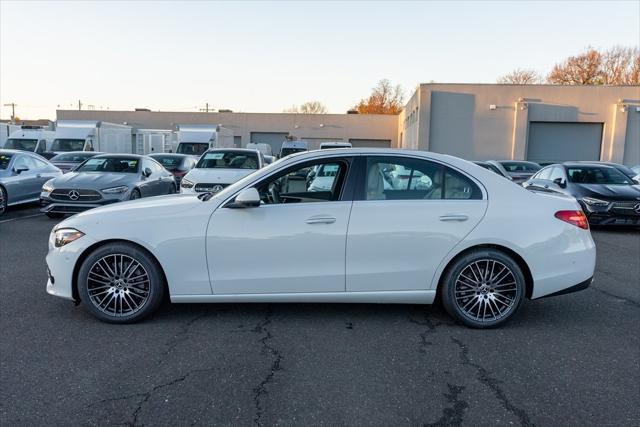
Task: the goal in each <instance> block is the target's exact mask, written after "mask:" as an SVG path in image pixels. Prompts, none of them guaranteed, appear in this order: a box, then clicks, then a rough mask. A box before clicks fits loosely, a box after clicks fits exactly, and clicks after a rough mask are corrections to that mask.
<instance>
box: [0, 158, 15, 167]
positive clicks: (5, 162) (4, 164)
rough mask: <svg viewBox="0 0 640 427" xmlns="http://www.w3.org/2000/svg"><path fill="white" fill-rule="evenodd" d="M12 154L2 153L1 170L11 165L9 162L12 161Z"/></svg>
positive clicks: (0, 159)
mask: <svg viewBox="0 0 640 427" xmlns="http://www.w3.org/2000/svg"><path fill="white" fill-rule="evenodd" d="M11 157H13V155H12V154H0V170H5V169H7V168H8V167H9V163H11Z"/></svg>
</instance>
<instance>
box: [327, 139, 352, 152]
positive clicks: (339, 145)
mask: <svg viewBox="0 0 640 427" xmlns="http://www.w3.org/2000/svg"><path fill="white" fill-rule="evenodd" d="M332 148H352V145H351V143H350V142H344V141H325V142H322V143H320V149H321V150H329V149H332Z"/></svg>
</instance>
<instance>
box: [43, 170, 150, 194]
mask: <svg viewBox="0 0 640 427" xmlns="http://www.w3.org/2000/svg"><path fill="white" fill-rule="evenodd" d="M137 180H138V174H135V173H104V172H71V173H68V174H65V175H62V176H61V177H58V178H56V179H55V180H54V181H52V182H51V185H53V187H54V188H88V189H95V190H102V189H104V188H109V187H117V186H118V185H127V184H130V183H132V182H136V181H137Z"/></svg>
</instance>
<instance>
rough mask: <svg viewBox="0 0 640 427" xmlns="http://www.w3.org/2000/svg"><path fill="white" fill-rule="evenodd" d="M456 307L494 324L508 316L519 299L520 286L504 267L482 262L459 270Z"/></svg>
mask: <svg viewBox="0 0 640 427" xmlns="http://www.w3.org/2000/svg"><path fill="white" fill-rule="evenodd" d="M454 292H455V304H456V305H457V307H458V308H459V309H460V311H461V312H462V313H463V314H464V316H466V317H468V318H470V319H472V320H475V321H477V322H493V321H495V320H498V319H501V318H503V317H505V316H507V315H508V314H509V313H511V311H512V310H513V309H514V307H515V306H516V304H517V301H518V300H519V296H520V295H519V293H520V287H519V286H518V284H517V283H516V277H515V275H514V273H513V271H511V269H509V267H507V266H506V265H505V264H503V263H501V262H500V261H497V260H495V259H488V258H487V259H480V260H477V261H474V262H472V263H470V264H468V265H467V266H466V267H464V268H463V269H462V271H460V274H458V277H457V278H456V282H455V290H454Z"/></svg>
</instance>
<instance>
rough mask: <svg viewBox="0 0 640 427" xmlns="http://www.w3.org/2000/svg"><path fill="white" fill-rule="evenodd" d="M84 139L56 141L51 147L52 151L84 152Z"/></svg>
mask: <svg viewBox="0 0 640 427" xmlns="http://www.w3.org/2000/svg"><path fill="white" fill-rule="evenodd" d="M82 150H84V139H56V140H55V141H53V144H52V145H51V151H82Z"/></svg>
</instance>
